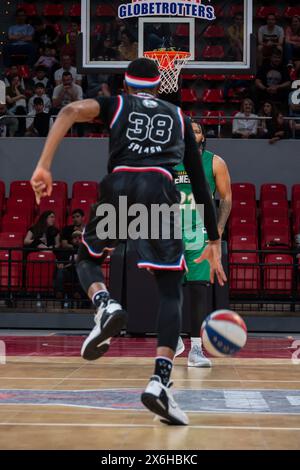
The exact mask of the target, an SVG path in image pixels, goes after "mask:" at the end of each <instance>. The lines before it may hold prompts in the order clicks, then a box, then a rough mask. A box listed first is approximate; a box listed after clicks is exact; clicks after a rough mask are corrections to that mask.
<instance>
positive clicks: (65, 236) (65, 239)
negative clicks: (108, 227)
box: [61, 209, 84, 250]
mask: <svg viewBox="0 0 300 470" xmlns="http://www.w3.org/2000/svg"><path fill="white" fill-rule="evenodd" d="M83 218H84V212H83V210H82V209H74V210H73V212H72V220H73V224H72V225H67V226H66V227H64V228H63V231H62V236H61V246H62V248H64V249H70V250H71V249H72V248H73V244H72V239H73V233H74V231H79V232H81V233H82V232H83V229H84V223H83Z"/></svg>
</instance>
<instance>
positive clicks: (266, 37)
mask: <svg viewBox="0 0 300 470" xmlns="http://www.w3.org/2000/svg"><path fill="white" fill-rule="evenodd" d="M283 41H284V31H283V28H282V27H281V26H278V25H277V24H276V16H275V15H273V14H271V15H268V17H267V24H266V25H264V26H261V27H260V28H259V30H258V53H259V54H258V63H259V65H262V62H263V59H265V58H269V57H270V56H271V54H272V52H273V50H274V48H277V49H279V50H280V51H281V52H282V48H283Z"/></svg>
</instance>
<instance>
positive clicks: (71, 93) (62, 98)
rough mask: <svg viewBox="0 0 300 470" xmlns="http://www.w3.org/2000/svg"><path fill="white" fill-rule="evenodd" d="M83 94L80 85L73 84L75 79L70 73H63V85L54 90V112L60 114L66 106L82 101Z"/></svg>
mask: <svg viewBox="0 0 300 470" xmlns="http://www.w3.org/2000/svg"><path fill="white" fill-rule="evenodd" d="M82 98H83V92H82V88H81V86H79V85H76V84H75V83H73V77H72V74H71V73H70V72H63V75H62V84H61V85H58V86H56V87H55V88H54V90H53V96H52V101H53V108H54V109H53V112H54V114H56V113H58V112H59V111H60V110H61V109H62V108H63V107H64V106H66V105H67V104H69V103H72V102H73V101H78V100H82Z"/></svg>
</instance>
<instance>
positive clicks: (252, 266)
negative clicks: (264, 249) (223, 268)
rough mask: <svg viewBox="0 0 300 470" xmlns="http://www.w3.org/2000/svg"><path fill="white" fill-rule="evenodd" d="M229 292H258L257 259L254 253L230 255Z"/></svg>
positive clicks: (258, 272) (258, 271)
mask: <svg viewBox="0 0 300 470" xmlns="http://www.w3.org/2000/svg"><path fill="white" fill-rule="evenodd" d="M229 266H230V276H229V279H230V291H231V292H232V293H235V294H237V293H239V294H255V293H258V291H259V290H260V268H259V258H258V255H257V254H255V253H232V254H231V255H230V258H229Z"/></svg>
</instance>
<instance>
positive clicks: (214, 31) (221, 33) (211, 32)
mask: <svg viewBox="0 0 300 470" xmlns="http://www.w3.org/2000/svg"><path fill="white" fill-rule="evenodd" d="M203 37H204V38H224V37H225V30H224V28H223V26H220V25H211V26H208V27H207V29H206V30H205V32H204V34H203Z"/></svg>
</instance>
